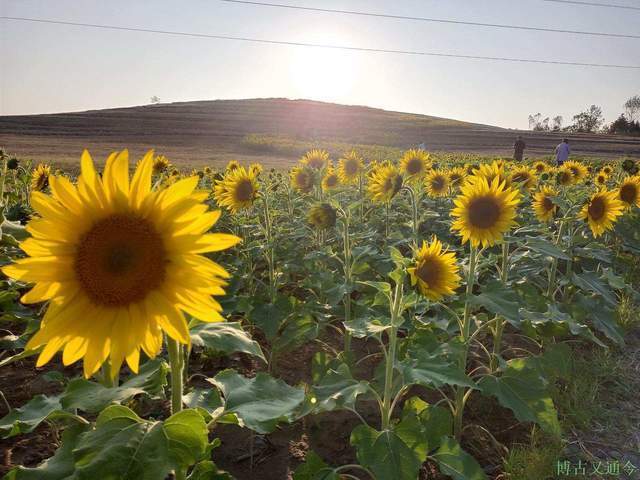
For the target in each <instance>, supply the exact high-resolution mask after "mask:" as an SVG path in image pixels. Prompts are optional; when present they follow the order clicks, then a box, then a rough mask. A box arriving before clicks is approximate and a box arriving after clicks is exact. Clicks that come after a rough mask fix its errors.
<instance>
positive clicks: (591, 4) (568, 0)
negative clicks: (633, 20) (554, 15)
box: [542, 0, 640, 10]
mask: <svg viewBox="0 0 640 480" xmlns="http://www.w3.org/2000/svg"><path fill="white" fill-rule="evenodd" d="M542 1H543V2H552V3H567V4H570V5H582V6H587V7H606V8H623V9H626V10H640V7H632V6H630V5H614V4H612V3H597V2H579V1H577V0H542Z"/></svg>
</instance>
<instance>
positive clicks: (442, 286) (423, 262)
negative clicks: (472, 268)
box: [407, 236, 460, 301]
mask: <svg viewBox="0 0 640 480" xmlns="http://www.w3.org/2000/svg"><path fill="white" fill-rule="evenodd" d="M458 271H459V267H458V265H457V264H456V256H455V253H453V252H447V251H446V250H444V251H443V249H442V243H440V241H439V240H438V239H437V238H436V237H435V236H434V237H433V239H432V240H431V243H430V244H427V243H426V242H424V241H423V242H422V248H420V250H418V251H416V254H415V266H413V267H410V268H407V272H408V273H409V277H410V278H411V285H412V286H416V285H417V286H418V291H419V292H420V293H421V294H422V295H424V296H425V297H427V298H428V299H430V300H433V301H439V300H442V298H444V297H445V296H449V295H453V294H454V293H455V290H456V288H458V287H459V286H460V275H458Z"/></svg>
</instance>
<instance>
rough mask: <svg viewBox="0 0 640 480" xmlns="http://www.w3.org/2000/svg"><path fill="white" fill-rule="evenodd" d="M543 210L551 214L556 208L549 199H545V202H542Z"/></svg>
mask: <svg viewBox="0 0 640 480" xmlns="http://www.w3.org/2000/svg"><path fill="white" fill-rule="evenodd" d="M542 208H544V211H545V212H550V211H551V210H553V209H555V208H556V206H555V204H554V203H553V201H552V200H551V199H550V198H549V197H544V200H542Z"/></svg>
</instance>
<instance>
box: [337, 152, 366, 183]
mask: <svg viewBox="0 0 640 480" xmlns="http://www.w3.org/2000/svg"><path fill="white" fill-rule="evenodd" d="M363 171H364V162H363V161H362V157H360V155H358V154H357V153H356V152H355V151H353V150H352V151H351V152H349V153H347V154H346V155H345V156H344V157H342V158H341V159H340V160H339V161H338V178H339V179H340V183H342V184H344V185H352V184H354V183H356V182H358V179H359V178H360V175H362V172H363Z"/></svg>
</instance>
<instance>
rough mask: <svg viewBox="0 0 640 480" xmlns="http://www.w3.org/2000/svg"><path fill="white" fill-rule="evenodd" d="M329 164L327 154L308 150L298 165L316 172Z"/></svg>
mask: <svg viewBox="0 0 640 480" xmlns="http://www.w3.org/2000/svg"><path fill="white" fill-rule="evenodd" d="M328 162H329V153H327V152H326V151H325V150H320V149H313V150H309V151H308V152H307V153H305V154H304V156H303V157H302V158H301V159H300V163H302V164H304V165H307V166H309V167H311V168H314V169H316V170H321V169H322V168H324V167H325V165H326V164H327V163H328Z"/></svg>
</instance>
